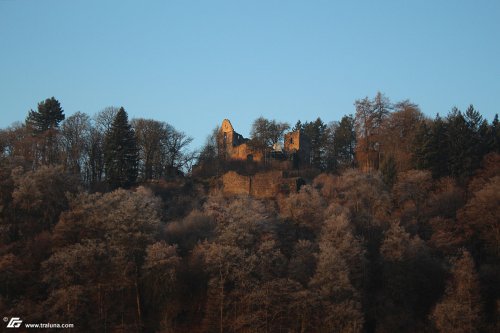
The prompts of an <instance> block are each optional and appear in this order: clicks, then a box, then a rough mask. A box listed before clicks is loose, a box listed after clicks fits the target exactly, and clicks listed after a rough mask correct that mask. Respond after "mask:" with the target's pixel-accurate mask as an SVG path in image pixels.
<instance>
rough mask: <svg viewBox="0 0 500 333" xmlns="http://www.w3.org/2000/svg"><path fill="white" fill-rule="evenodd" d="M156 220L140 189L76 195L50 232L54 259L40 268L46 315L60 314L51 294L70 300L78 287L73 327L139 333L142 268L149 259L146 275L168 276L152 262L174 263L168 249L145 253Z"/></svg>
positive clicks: (153, 202)
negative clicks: (76, 325)
mask: <svg viewBox="0 0 500 333" xmlns="http://www.w3.org/2000/svg"><path fill="white" fill-rule="evenodd" d="M159 215H160V202H159V200H158V199H157V198H155V197H154V196H153V195H152V193H151V192H150V191H148V190H147V189H145V188H143V187H139V188H138V189H137V190H136V191H135V192H131V191H126V190H123V189H118V190H115V191H113V192H109V193H106V194H100V193H96V194H88V193H81V194H79V195H77V196H75V197H74V198H73V199H72V200H71V203H70V209H69V210H67V211H66V212H64V213H63V214H62V215H61V217H60V220H59V223H58V224H57V225H56V227H55V228H54V233H53V241H54V247H53V253H52V256H51V257H50V258H49V259H48V260H46V261H45V262H44V263H43V264H42V269H43V272H44V274H43V277H44V282H45V283H46V286H47V288H48V290H47V292H48V294H49V298H48V299H47V300H46V302H45V305H46V307H47V308H48V307H49V306H51V308H48V311H49V312H51V313H52V312H57V313H58V314H59V315H60V314H61V312H58V311H57V307H56V308H52V305H51V304H52V303H51V298H52V299H57V297H50V295H58V294H61V293H63V294H64V295H70V293H71V291H72V290H74V288H79V290H80V291H81V297H79V301H78V302H70V303H69V305H68V306H77V307H78V312H77V313H76V314H77V315H75V317H72V318H74V319H73V321H74V322H75V324H76V323H78V324H80V325H81V326H82V327H84V328H83V329H84V330H85V331H106V330H107V329H109V330H113V329H111V328H116V327H121V329H122V330H124V331H132V330H134V331H138V330H139V329H138V328H140V327H141V325H142V321H143V319H142V318H143V312H144V311H143V303H142V301H141V289H140V284H139V282H140V281H141V280H140V273H141V266H142V264H143V263H144V261H145V259H146V258H149V259H148V260H147V262H148V265H147V266H145V267H144V273H145V274H146V275H145V276H147V274H148V272H151V270H154V269H156V268H158V269H159V270H160V271H161V269H163V268H165V269H164V270H163V271H161V272H162V273H168V272H169V269H170V268H169V267H165V266H162V265H161V264H160V263H157V264H158V265H159V266H156V267H154V266H155V265H154V264H153V261H154V260H153V258H157V259H166V260H170V259H172V260H173V261H174V262H175V255H174V253H172V252H173V251H172V249H170V248H167V249H165V247H163V246H161V245H158V246H155V247H154V249H151V248H150V250H149V251H148V245H151V244H153V243H154V242H155V240H156V239H157V237H158V235H159V231H160V219H159ZM155 250H158V252H159V253H157V252H156V251H155ZM164 250H166V252H167V253H164V252H163V251H164ZM153 252H154V253H153ZM148 255H149V256H148ZM166 264H167V263H166ZM169 264H170V263H169ZM158 278H160V276H158ZM167 281H168V279H166V280H164V282H167ZM151 287H153V286H151ZM165 287H166V286H165ZM65 299H67V300H71V298H70V297H67V296H66V297H65ZM56 305H57V304H56ZM65 305H67V304H65ZM64 309H66V306H65V307H64ZM62 314H65V313H64V312H63V313H62ZM68 315H70V314H68ZM66 318H67V317H66Z"/></svg>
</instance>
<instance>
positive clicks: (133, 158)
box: [104, 108, 139, 188]
mask: <svg viewBox="0 0 500 333" xmlns="http://www.w3.org/2000/svg"><path fill="white" fill-rule="evenodd" d="M138 159H139V155H138V149H137V142H136V137H135V133H134V130H133V129H132V127H131V126H130V124H129V122H128V117H127V113H126V112H125V110H124V109H123V108H120V110H119V111H118V113H117V114H116V117H115V119H114V121H113V124H112V125H111V129H110V131H109V132H108V133H107V134H106V138H105V141H104V167H105V171H106V180H107V181H108V183H109V185H110V186H111V187H112V188H117V187H127V186H130V185H132V184H133V183H134V182H135V180H136V178H137V172H138Z"/></svg>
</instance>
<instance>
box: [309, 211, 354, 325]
mask: <svg viewBox="0 0 500 333" xmlns="http://www.w3.org/2000/svg"><path fill="white" fill-rule="evenodd" d="M319 248H320V250H319V255H318V266H317V269H316V272H315V274H314V276H313V278H312V279H311V282H310V287H311V289H312V290H314V291H315V292H316V293H317V295H318V299H319V301H320V302H321V303H322V305H323V306H322V307H321V310H320V311H324V312H321V315H322V317H323V320H322V321H321V324H320V325H319V329H318V331H319V332H349V333H355V332H361V331H362V328H363V323H364V319H363V313H362V311H361V298H360V292H359V290H357V288H356V287H355V286H358V287H360V286H361V277H362V267H363V260H364V258H363V257H364V250H363V248H362V247H361V243H360V242H359V240H357V239H355V238H354V236H353V235H352V233H351V226H350V225H349V221H348V219H347V216H345V215H343V214H342V215H338V216H332V217H330V218H329V219H328V220H327V221H326V222H325V224H324V226H323V229H322V236H321V240H320V242H319ZM318 324H319V323H318Z"/></svg>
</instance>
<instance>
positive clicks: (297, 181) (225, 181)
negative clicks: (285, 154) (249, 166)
mask: <svg viewBox="0 0 500 333" xmlns="http://www.w3.org/2000/svg"><path fill="white" fill-rule="evenodd" d="M302 183H303V181H302V179H301V178H299V177H291V178H285V177H283V172H282V171H269V172H260V173H257V174H255V175H253V176H243V175H240V174H238V173H236V172H234V171H229V172H227V173H226V174H224V175H223V176H222V192H223V193H224V194H229V195H242V194H246V195H251V196H254V197H256V198H261V199H264V198H274V197H276V195H277V194H278V193H284V194H286V193H291V192H297V191H298V189H299V186H300V185H301V184H302Z"/></svg>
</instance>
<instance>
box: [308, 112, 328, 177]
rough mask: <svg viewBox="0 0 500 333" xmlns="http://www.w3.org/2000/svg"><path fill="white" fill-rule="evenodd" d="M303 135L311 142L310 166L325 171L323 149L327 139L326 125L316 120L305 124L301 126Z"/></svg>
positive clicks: (319, 119)
mask: <svg viewBox="0 0 500 333" xmlns="http://www.w3.org/2000/svg"><path fill="white" fill-rule="evenodd" d="M302 130H303V131H304V134H305V135H306V136H307V137H308V138H309V140H311V164H312V165H313V166H314V167H316V168H318V169H320V170H324V169H325V148H326V144H327V138H328V130H327V125H326V124H325V123H324V122H323V121H322V120H321V118H319V117H318V118H317V119H316V120H315V121H311V122H305V123H304V124H303V125H302Z"/></svg>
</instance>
